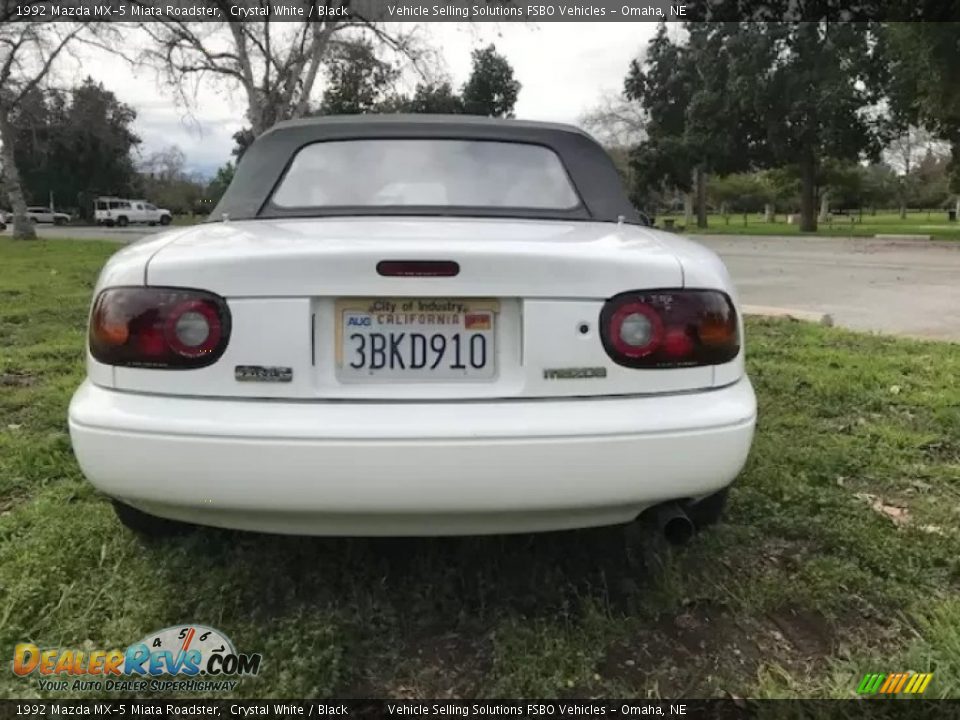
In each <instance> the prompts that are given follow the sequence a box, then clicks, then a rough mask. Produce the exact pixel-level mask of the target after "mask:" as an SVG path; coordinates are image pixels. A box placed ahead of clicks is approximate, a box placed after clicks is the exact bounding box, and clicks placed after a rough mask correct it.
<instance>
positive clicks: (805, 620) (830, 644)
mask: <svg viewBox="0 0 960 720" xmlns="http://www.w3.org/2000/svg"><path fill="white" fill-rule="evenodd" d="M767 619H768V620H769V621H770V622H771V623H772V625H773V626H774V628H775V629H774V630H773V632H772V634H773V636H774V638H775V639H777V640H780V639H781V638H782V639H783V641H785V642H787V643H789V644H790V646H791V647H792V648H793V649H794V650H795V651H796V653H797V654H799V655H800V656H803V657H809V658H814V657H822V656H825V655H831V654H833V653H834V652H835V651H836V647H837V641H836V630H835V628H834V627H833V625H832V624H831V623H829V622H828V621H827V619H826V618H825V617H824V616H823V615H821V614H820V613H818V612H813V611H810V610H798V609H795V608H783V609H781V610H778V611H777V612H774V613H770V615H768V616H767Z"/></svg>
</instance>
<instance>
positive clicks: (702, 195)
mask: <svg viewBox="0 0 960 720" xmlns="http://www.w3.org/2000/svg"><path fill="white" fill-rule="evenodd" d="M694 187H695V188H696V192H697V227H698V228H705V227H706V226H707V174H706V173H705V172H704V171H703V168H697V169H696V171H695V172H694Z"/></svg>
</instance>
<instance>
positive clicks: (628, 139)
mask: <svg viewBox="0 0 960 720" xmlns="http://www.w3.org/2000/svg"><path fill="white" fill-rule="evenodd" d="M580 125H582V126H583V127H584V128H585V129H586V130H589V131H590V132H591V133H592V134H593V136H594V137H595V138H597V140H599V141H600V143H601V144H602V145H604V146H605V147H617V148H627V147H632V146H634V145H636V144H637V143H640V142H642V141H643V140H644V138H646V134H647V133H646V126H647V117H646V114H645V113H644V112H643V108H642V107H640V105H639V104H638V103H635V102H631V101H629V100H627V99H626V98H625V97H624V96H623V95H622V94H620V95H607V96H605V97H603V99H601V101H600V103H599V104H597V105H596V106H595V107H594V108H592V109H590V110H588V111H587V112H586V113H584V114H583V115H581V116H580Z"/></svg>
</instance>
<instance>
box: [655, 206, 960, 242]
mask: <svg viewBox="0 0 960 720" xmlns="http://www.w3.org/2000/svg"><path fill="white" fill-rule="evenodd" d="M670 219H672V220H673V221H674V223H675V227H680V226H682V225H683V224H684V218H683V215H682V214H681V215H663V216H659V215H658V216H657V218H656V225H657V227H658V228H661V229H662V228H663V227H664V221H665V220H670ZM777 220H778V222H774V223H768V222H765V221H764V219H763V215H757V214H756V213H753V214H750V215H747V217H746V224H744V216H743V215H735V214H731V215H728V216H727V217H723V216H721V215H710V216H708V218H707V224H708V227H707V228H698V227H697V226H696V218H694V220H693V222H692V223H691V224H690V225H689V226H687V227H686V228H685V229H684V230H683V232H686V233H691V234H694V235H709V234H717V235H814V234H815V235H825V236H838V237H843V236H853V237H873V236H874V235H930V236H932V237H934V238H940V239H944V240H960V222H949V221H948V220H947V213H946V211H945V210H932V211H930V212H929V213H928V212H927V211H925V210H923V211H911V212H909V213H908V214H907V217H906V218H905V219H901V218H900V214H899V213H896V212H893V213H889V212H888V213H881V212H878V213H877V214H876V215H871V214H870V212H869V211H864V213H863V217H862V218H861V217H860V216H859V215H857V214H856V213H854V214H853V215H850V216H843V215H838V216H836V217H833V218H831V219H830V220H829V221H828V222H825V223H820V224H819V225H818V227H817V231H816V233H801V232H800V230H799V227H798V225H796V224H792V225H791V224H788V223H787V216H786V213H779V214H778V215H777Z"/></svg>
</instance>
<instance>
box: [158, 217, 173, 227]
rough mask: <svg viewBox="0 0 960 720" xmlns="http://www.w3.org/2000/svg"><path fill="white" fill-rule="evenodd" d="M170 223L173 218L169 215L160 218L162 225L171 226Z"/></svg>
mask: <svg viewBox="0 0 960 720" xmlns="http://www.w3.org/2000/svg"><path fill="white" fill-rule="evenodd" d="M170 221H171V218H170V216H169V215H164V216H163V217H162V218H160V224H161V225H169V224H170Z"/></svg>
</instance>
